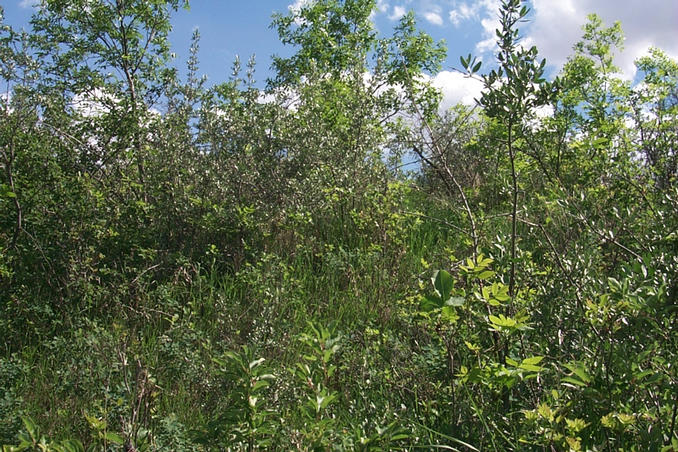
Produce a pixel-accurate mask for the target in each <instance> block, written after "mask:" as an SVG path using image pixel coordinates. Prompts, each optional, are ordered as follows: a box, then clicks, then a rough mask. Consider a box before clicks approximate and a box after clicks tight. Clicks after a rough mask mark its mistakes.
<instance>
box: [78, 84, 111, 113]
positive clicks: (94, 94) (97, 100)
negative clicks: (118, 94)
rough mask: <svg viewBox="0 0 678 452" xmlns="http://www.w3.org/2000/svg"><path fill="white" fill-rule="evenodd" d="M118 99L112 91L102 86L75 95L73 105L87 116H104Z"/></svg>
mask: <svg viewBox="0 0 678 452" xmlns="http://www.w3.org/2000/svg"><path fill="white" fill-rule="evenodd" d="M117 102H118V100H117V99H116V98H115V96H113V95H112V94H110V93H107V92H105V91H104V90H102V89H100V88H95V89H94V90H93V91H90V92H82V93H78V94H76V95H75V96H73V100H72V101H71V106H72V107H73V109H74V110H75V111H76V112H78V113H79V114H80V115H82V116H83V117H85V118H93V117H99V116H102V115H104V114H106V113H108V112H109V111H111V107H112V106H113V105H115V104H116V103H117Z"/></svg>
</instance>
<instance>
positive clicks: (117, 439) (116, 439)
mask: <svg viewBox="0 0 678 452" xmlns="http://www.w3.org/2000/svg"><path fill="white" fill-rule="evenodd" d="M104 439H105V440H106V441H110V442H111V443H113V444H122V443H124V442H125V440H123V439H122V436H120V435H118V434H117V433H115V432H106V434H105V435H104Z"/></svg>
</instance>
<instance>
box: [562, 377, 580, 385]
mask: <svg viewBox="0 0 678 452" xmlns="http://www.w3.org/2000/svg"><path fill="white" fill-rule="evenodd" d="M560 381H561V382H564V383H571V384H573V385H576V386H586V383H584V382H583V381H580V380H577V379H576V378H572V377H563V378H561V379H560Z"/></svg>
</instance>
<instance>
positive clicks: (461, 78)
mask: <svg viewBox="0 0 678 452" xmlns="http://www.w3.org/2000/svg"><path fill="white" fill-rule="evenodd" d="M431 83H432V85H433V86H435V87H436V88H438V89H439V90H440V91H441V93H442V95H443V100H442V101H441V103H440V109H441V111H446V110H448V109H449V108H450V107H452V106H454V105H456V104H458V103H462V104H465V105H475V99H479V98H480V95H481V93H482V89H483V84H482V83H481V82H480V81H478V80H476V79H473V78H470V77H467V76H465V75H464V74H461V73H459V72H453V71H441V72H439V73H437V74H436V75H435V76H434V77H433V78H432V79H431Z"/></svg>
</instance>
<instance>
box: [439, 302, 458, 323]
mask: <svg viewBox="0 0 678 452" xmlns="http://www.w3.org/2000/svg"><path fill="white" fill-rule="evenodd" d="M440 317H441V318H442V319H443V320H446V321H448V322H450V323H456V322H457V320H459V315H458V314H457V311H456V310H455V309H454V307H452V306H445V307H443V309H442V310H441V314H440Z"/></svg>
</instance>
